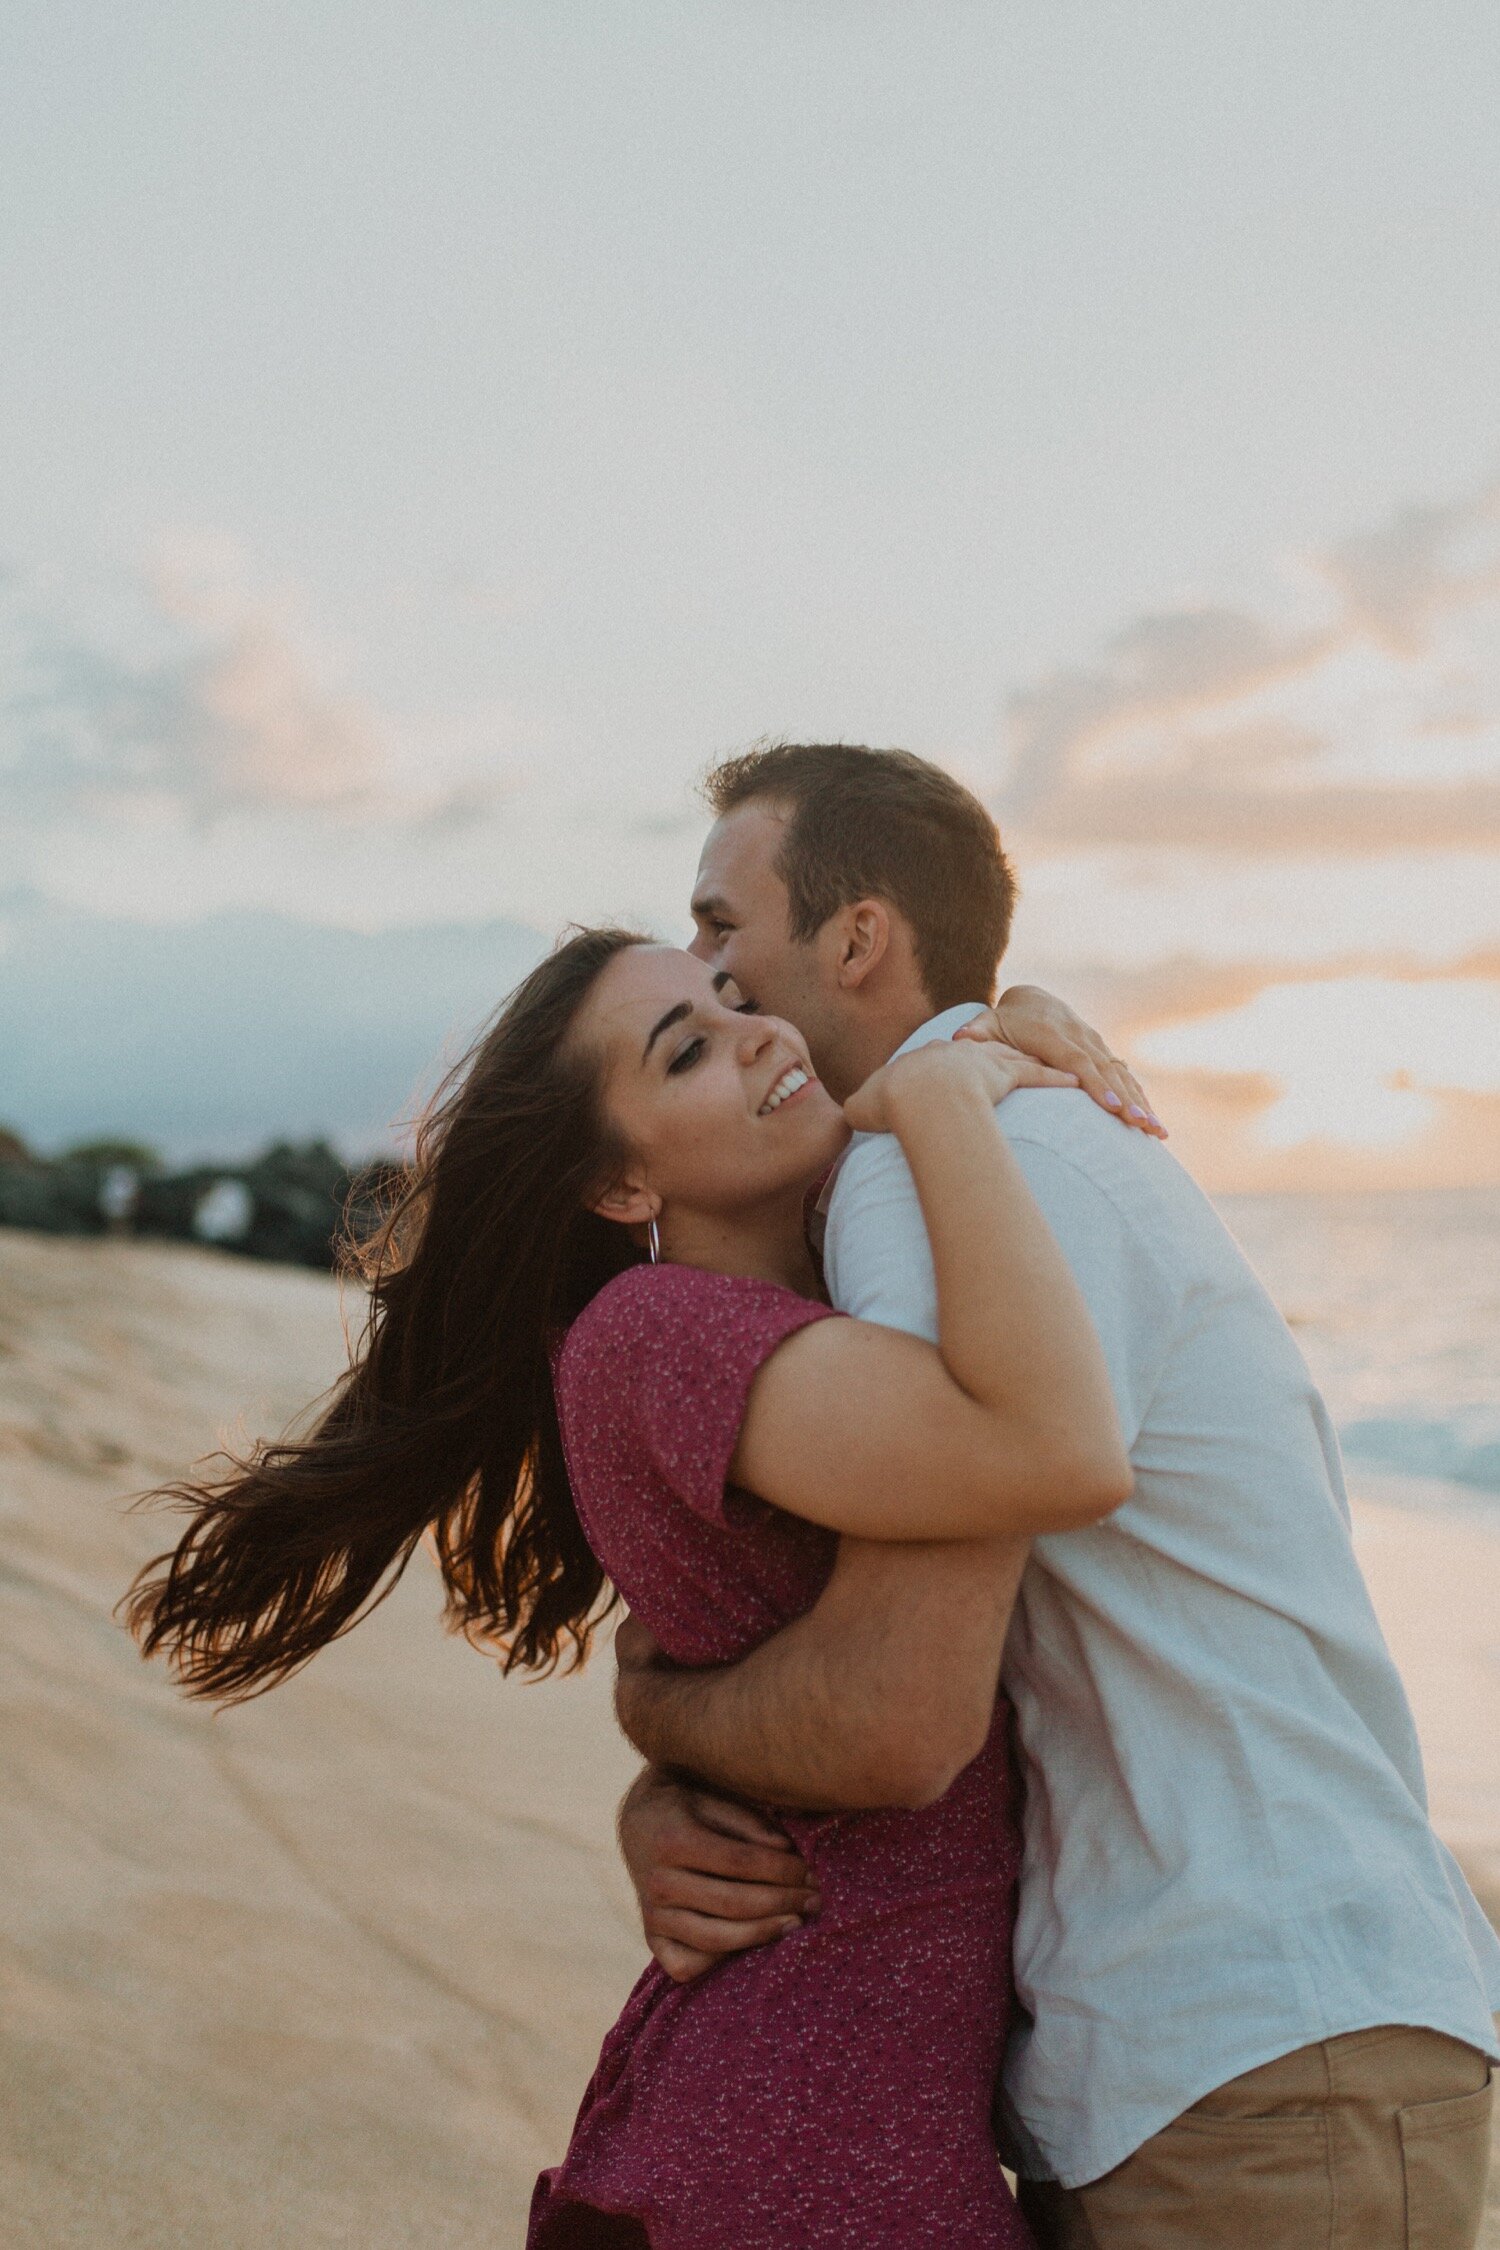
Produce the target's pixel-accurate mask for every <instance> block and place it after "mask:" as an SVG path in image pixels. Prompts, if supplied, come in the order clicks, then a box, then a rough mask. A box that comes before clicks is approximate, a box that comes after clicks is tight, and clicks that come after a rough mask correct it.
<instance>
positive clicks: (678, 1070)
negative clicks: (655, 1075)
mask: <svg viewBox="0 0 1500 2250" xmlns="http://www.w3.org/2000/svg"><path fill="white" fill-rule="evenodd" d="M706 1045H707V1041H706V1040H703V1039H690V1040H689V1041H688V1043H687V1045H686V1046H685V1047H682V1048H679V1050H678V1052H677V1053H676V1054H675V1055H674V1056H673V1057H672V1060H671V1061H670V1062H669V1063H668V1065H667V1076H668V1077H669V1078H680V1077H681V1075H682V1073H683V1072H684V1071H685V1070H691V1069H692V1067H693V1065H694V1063H695V1062H696V1061H697V1060H698V1057H699V1056H700V1055H701V1054H702V1052H703V1049H704V1047H705V1046H706Z"/></svg>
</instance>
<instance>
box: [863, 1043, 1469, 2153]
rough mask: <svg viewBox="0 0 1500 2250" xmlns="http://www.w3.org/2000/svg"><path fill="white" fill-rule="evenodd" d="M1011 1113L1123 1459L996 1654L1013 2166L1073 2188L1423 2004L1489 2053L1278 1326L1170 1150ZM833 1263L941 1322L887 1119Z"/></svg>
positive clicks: (1336, 1474) (1345, 1544) (1381, 1665)
mask: <svg viewBox="0 0 1500 2250" xmlns="http://www.w3.org/2000/svg"><path fill="white" fill-rule="evenodd" d="M974 1012H975V1011H974V1010H973V1009H972V1008H955V1009H950V1010H948V1011H947V1012H946V1013H945V1014H943V1015H940V1016H938V1017H936V1018H935V1019H934V1020H933V1021H932V1022H931V1023H929V1024H927V1025H925V1026H924V1027H923V1029H922V1030H921V1031H919V1032H917V1033H916V1034H914V1036H913V1037H912V1039H910V1040H909V1041H908V1042H907V1045H908V1046H917V1045H920V1044H922V1043H923V1042H924V1041H926V1040H928V1039H937V1038H945V1037H951V1035H952V1033H953V1032H954V1031H955V1030H956V1029H957V1028H958V1026H959V1025H960V1024H961V1023H963V1022H965V1021H967V1020H968V1018H969V1016H971V1015H972V1014H973V1013H974ZM997 1115H998V1118H999V1122H1000V1126H1001V1129H1002V1130H1003V1132H1004V1133H1005V1136H1006V1138H1007V1140H1008V1141H1009V1143H1010V1146H1011V1148H1012V1149H1013V1151H1014V1153H1015V1155H1016V1157H1017V1159H1018V1160H1019V1162H1020V1165H1021V1168H1022V1170H1023V1171H1024V1173H1025V1175H1026V1178H1027V1181H1028V1183H1029V1184H1030V1187H1031V1190H1032V1193H1033V1194H1034V1195H1035V1196H1036V1199H1037V1201H1038V1203H1039V1204H1040V1205H1041V1208H1042V1211H1043V1213H1044V1214H1045V1216H1046V1218H1047V1220H1048V1222H1049V1224H1050V1226H1051V1228H1052V1230H1053V1232H1054V1234H1055V1235H1056V1236H1057V1239H1058V1241H1059V1243H1060V1244H1061V1247H1062V1250H1063V1253H1064V1255H1065V1257H1066V1258H1067V1260H1068V1263H1069V1265H1070V1266H1071V1267H1072V1269H1073V1272H1074V1274H1075V1275H1076V1277H1077V1279H1078V1281H1079V1284H1080V1286H1081V1287H1082V1290H1083V1293H1084V1296H1085V1298H1086V1300H1087V1302H1088V1305H1089V1309H1090V1312H1091V1313H1092V1315H1093V1319H1094V1324H1095V1327H1096V1328H1097V1330H1098V1333H1099V1338H1100V1341H1101V1343H1102V1345H1103V1347H1104V1352H1105V1357H1106V1359H1107V1361H1108V1363H1109V1369H1110V1375H1111V1379H1112V1382H1113V1387H1114V1394H1115V1401H1116V1405H1117V1407H1118V1409H1119V1414H1120V1419H1121V1423H1122V1425H1123V1428H1124V1433H1125V1438H1126V1441H1127V1443H1128V1445H1129V1447H1130V1454H1131V1460H1132V1462H1133V1464H1134V1468H1135V1480H1136V1481H1135V1490H1134V1493H1133V1495H1132V1497H1131V1498H1130V1499H1129V1500H1128V1501H1127V1502H1126V1504H1125V1505H1124V1507H1122V1508H1120V1509H1118V1510H1117V1511H1116V1512H1115V1513H1114V1514H1113V1515H1112V1516H1110V1517H1109V1518H1108V1519H1107V1521H1105V1522H1103V1523H1100V1524H1096V1525H1093V1526H1091V1527H1090V1528H1089V1529H1087V1530H1084V1531H1075V1532H1069V1533H1066V1534H1059V1535H1056V1536H1052V1537H1048V1538H1044V1539H1039V1540H1038V1541H1037V1542H1036V1546H1035V1549H1034V1551H1033V1556H1032V1560H1031V1562H1030V1564H1029V1566H1028V1569H1027V1571H1026V1575H1025V1578H1024V1580H1023V1582H1022V1586H1021V1592H1020V1597H1019V1600H1018V1603H1017V1607H1016V1615H1015V1620H1014V1623H1013V1626H1012V1629H1011V1634H1010V1639H1009V1643H1008V1646H1007V1651H1006V1659H1005V1669H1004V1680H1005V1685H1006V1688H1007V1689H1008V1691H1009V1693H1010V1696H1011V1699H1012V1701H1013V1702H1014V1704H1015V1707H1016V1714H1017V1721H1018V1726H1019V1732H1020V1738H1021V1744H1022V1750H1023V1755H1024V1760H1025V1769H1026V1789H1027V1802H1026V1830H1025V1859H1024V1865H1023V1874H1022V1882H1021V1904H1020V1913H1019V1918H1018V1922H1017V1927H1016V1941H1015V1958H1016V1981H1017V1990H1018V1994H1019V1997H1020V2001H1021V2004H1022V2007H1023V2008H1024V2010H1025V2011H1026V2019H1027V2020H1026V2021H1025V2022H1024V2023H1023V2024H1022V2025H1021V2028H1020V2030H1019V2032H1018V2034H1017V2036H1016V2038H1015V2039H1014V2041H1013V2043H1012V2047H1011V2051H1010V2054H1009V2057H1008V2059H1007V2064H1006V2072H1005V2081H1006V2083H1005V2092H1006V2096H1007V2097H1008V2103H1009V2107H1010V2109H1011V2111H1012V2113H1013V2117H1014V2119H1015V2121H1016V2123H1017V2126H1018V2134H1017V2138H1018V2141H1019V2143H1020V2146H1021V2148H1022V2150H1023V2152H1024V2161H1025V2168H1026V2169H1027V2170H1028V2171H1034V2172H1035V2173H1037V2174H1038V2175H1040V2176H1044V2177H1045V2176H1052V2177H1055V2178H1057V2179H1059V2180H1061V2181H1062V2182H1063V2183H1064V2184H1065V2185H1067V2186H1076V2185H1079V2184H1081V2183H1082V2182H1084V2181H1087V2180H1092V2179H1097V2178H1098V2177H1099V2176H1100V2175H1101V2174H1102V2173H1104V2172H1107V2171H1110V2170H1112V2169H1113V2167H1114V2166H1115V2165H1116V2164H1119V2163H1121V2162H1122V2161H1123V2160H1124V2158H1125V2157H1127V2156H1128V2155H1130V2153H1131V2152H1132V2150H1134V2149H1136V2148H1138V2147H1139V2146H1140V2144H1141V2143H1142V2142H1143V2141H1144V2140H1146V2139H1147V2138H1148V2137H1149V2136H1150V2135H1151V2134H1152V2133H1154V2132H1157V2131H1159V2130H1160V2128H1161V2127H1162V2126H1163V2125H1166V2124H1167V2123H1169V2122H1170V2120H1171V2119H1172V2118H1174V2117H1176V2116H1177V2115H1178V2114H1179V2113H1180V2112H1181V2111H1182V2110H1184V2109H1186V2108H1188V2107H1189V2106H1190V2105H1191V2104H1192V2103H1193V2102H1195V2101H1197V2100H1199V2099H1200V2098H1201V2096H1203V2095H1204V2094H1206V2093H1208V2092H1210V2091H1211V2090H1212V2089H1213V2088H1214V2087H1216V2086H1220V2085H1222V2084H1224V2083H1225V2081H1226V2080H1228V2079H1230V2078H1234V2077H1237V2076H1238V2075H1239V2073H1240V2072H1242V2071H1245V2070H1250V2069H1253V2068H1254V2067H1255V2066H1256V2065H1257V2064H1259V2063H1264V2062H1270V2061H1272V2060H1274V2058H1275V2057H1276V2056H1278V2055H1283V2054H1288V2053H1290V2052H1292V2051H1293V2050H1294V2049H1295V2048H1298V2047H1303V2046H1307V2045H1310V2044H1312V2043H1313V2042H1314V2041H1317V2040H1320V2039H1328V2038H1333V2037H1335V2036H1337V2035H1338V2034H1339V2033H1342V2032H1350V2031H1361V2030H1367V2029H1370V2028H1371V2027H1373V2026H1375V2025H1378V2024H1412V2025H1424V2026H1426V2027H1428V2028H1429V2029H1431V2030H1434V2031H1441V2032H1447V2033H1449V2034H1450V2035H1451V2036H1453V2037H1454V2038H1457V2039H1462V2040H1465V2041H1467V2042H1468V2043H1469V2044H1470V2045H1472V2046H1474V2047H1477V2048H1482V2049H1483V2050H1484V2051H1485V2052H1487V2053H1488V2054H1490V2055H1491V2056H1495V2057H1497V2058H1500V2043H1497V2041H1496V2038H1495V2024H1494V2013H1493V2012H1494V2011H1495V2010H1496V2009H1500V1944H1497V1943H1496V1940H1495V1937H1494V1935H1493V1933H1492V1932H1491V1930H1490V1928H1489V1925H1488V1923H1487V1922H1486V1921H1485V1918H1484V1916H1483V1914H1482V1913H1481V1911H1480V1909H1479V1907H1478V1905H1477V1904H1476V1902H1475V1900H1474V1898H1473V1896H1472V1894H1471V1893H1470V1891H1469V1888H1468V1885H1467V1884H1466V1883H1465V1881H1464V1879H1463V1876H1462V1875H1461V1874H1460V1872H1459V1870H1458V1867H1457V1865H1456V1864H1455V1862H1454V1860H1453V1858H1452V1856H1451V1855H1450V1854H1449V1852H1448V1851H1447V1850H1446V1849H1445V1848H1444V1846H1443V1845H1442V1844H1441V1843H1440V1842H1439V1841H1438V1839H1437V1838H1436V1836H1434V1834H1433V1832H1432V1828H1431V1826H1430V1824H1429V1821H1428V1817H1427V1799H1426V1789H1425V1784H1424V1780H1423V1775H1422V1761H1421V1755H1420V1752H1419V1750H1418V1747H1417V1739H1416V1733H1415V1729H1414V1727H1413V1724H1412V1717H1411V1712H1410V1709H1409V1708H1408V1705H1407V1701H1406V1697H1405V1694H1404V1692H1403V1690H1402V1686H1401V1682H1400V1680H1399V1678H1398V1676H1397V1673H1396V1669H1395V1666H1394V1665H1393V1664H1392V1662H1391V1658H1390V1655H1389V1653H1388V1652H1387V1649H1386V1646H1385V1643H1384V1640H1383V1639H1382V1637H1381V1633H1380V1628H1379V1625H1378V1624H1377V1622H1376V1619H1375V1614H1374V1611H1373V1609H1372V1607H1371V1604H1370V1599H1369V1596H1368V1594H1367V1592H1366V1590H1365V1585H1364V1581H1363V1579H1362V1577H1361V1576H1360V1572H1359V1566H1358V1564H1357V1563H1356V1561H1355V1557H1354V1550H1353V1546H1352V1543H1351V1540H1350V1531H1349V1506H1348V1501H1347V1498H1346V1496H1345V1492H1344V1484H1343V1475H1342V1471H1341V1468H1340V1464H1339V1455H1338V1446H1337V1443H1336V1440H1335V1438H1334V1434H1333V1430H1332V1427H1331V1425H1330V1423H1329V1419H1328V1415H1327V1411H1326V1409H1325V1407H1324V1405H1323V1401H1322V1399H1321V1398H1320V1397H1319V1395H1318V1392H1317V1391H1316V1389H1315V1388H1314V1386H1313V1382H1312V1379H1311V1377H1310V1376H1309V1374H1308V1371H1307V1368H1306V1366H1305V1365H1304V1363H1303V1360H1302V1356H1301V1354H1300V1353H1299V1351H1298V1349H1297V1347H1296V1344H1295V1343H1294V1342H1293V1340H1292V1337H1291V1334H1290V1332H1289V1330H1288V1329H1287V1327H1286V1325H1285V1323H1284V1322H1283V1320H1282V1319H1281V1317H1280V1315H1279V1314H1278V1313H1277V1311H1276V1309H1275V1307H1274V1306H1273V1305H1272V1303H1271V1301H1270V1299H1269V1297H1268V1296H1267V1295H1266V1293H1265V1291H1264V1289H1263V1288H1262V1287H1261V1285H1260V1283H1259V1281H1258V1280H1257V1279H1256V1277H1255V1275H1254V1274H1253V1273H1252V1272H1251V1270H1250V1267H1249V1266H1248V1265H1247V1263H1246V1261H1245V1259H1244V1257H1243V1256H1242V1254H1241V1252H1240V1250H1239V1249H1238V1247H1237V1246H1236V1244H1235V1243H1234V1241H1233V1239H1232V1238H1231V1236H1230V1235H1229V1234H1228V1233H1227V1231H1226V1230H1225V1228H1224V1226H1223V1225H1222V1223H1221V1222H1220V1220H1219V1219H1218V1217H1217V1215H1216V1214H1215V1212H1214V1210H1213V1208H1212V1206H1211V1205H1210V1204H1209V1202H1208V1200H1207V1198H1206V1197H1205V1196H1204V1195H1203V1194H1202V1193H1201V1192H1200V1191H1199V1189H1198V1188H1197V1187H1195V1186H1194V1184H1193V1182H1192V1181H1191V1180H1190V1179H1189V1177H1188V1175H1187V1174H1186V1172H1184V1171H1183V1170H1182V1168H1181V1166H1180V1165H1179V1164H1177V1162H1176V1161H1175V1160H1174V1159H1173V1158H1172V1157H1171V1156H1170V1155H1169V1154H1168V1153H1167V1151H1166V1150H1165V1149H1164V1148H1162V1147H1161V1145H1160V1144H1159V1143H1158V1142H1156V1141H1152V1140H1148V1139H1146V1138H1145V1137H1144V1136H1143V1135H1141V1134H1139V1133H1134V1132H1127V1131H1126V1130H1125V1129H1124V1128H1123V1127H1121V1126H1120V1125H1118V1124H1117V1123H1115V1122H1114V1121H1113V1120H1112V1119H1111V1118H1109V1117H1107V1116H1106V1115H1105V1114H1104V1113H1103V1112H1102V1111H1101V1110H1100V1109H1098V1108H1097V1107H1096V1106H1095V1105H1094V1103H1092V1102H1091V1101H1090V1100H1089V1099H1088V1098H1087V1097H1086V1096H1085V1095H1083V1094H1078V1093H1067V1092H1043V1091H1040V1090H1028V1091H1025V1092H1021V1093H1017V1094H1013V1095H1012V1096H1011V1097H1010V1099H1009V1100H1008V1101H1006V1102H1004V1103H1002V1104H1001V1106H1000V1109H999V1111H998V1112H997ZM825 1256H826V1260H827V1270H828V1281H829V1287H830V1292H831V1294H832V1297H833V1301H834V1303H835V1304H836V1305H838V1306H839V1307H840V1309H841V1310H842V1311H844V1312H848V1313H854V1314H857V1315H858V1316H859V1317H860V1318H861V1319H864V1320H877V1321H882V1322H884V1323H885V1324H886V1325H887V1326H889V1327H893V1328H902V1329H906V1330H908V1331H909V1332H911V1333H912V1334H914V1335H920V1336H926V1337H928V1338H931V1339H933V1340H935V1339H936V1336H937V1303H936V1293H935V1288H934V1282H933V1272H932V1261H931V1258H930V1255H929V1253H928V1248H927V1238H926V1234H925V1231H924V1228H923V1225H922V1217H921V1211H920V1208H919V1205H918V1202H917V1197H916V1191H915V1189H914V1187H913V1184H912V1180H911V1175H910V1173H909V1172H908V1170H907V1167H906V1162H905V1159H904V1158H903V1156H902V1154H901V1150H900V1147H899V1145H898V1143H897V1142H896V1141H895V1140H894V1139H892V1138H890V1137H889V1136H886V1135H859V1136H857V1137H856V1139H855V1142H854V1144H853V1147H852V1148H851V1150H850V1152H849V1154H848V1156H847V1157H846V1159H845V1161H844V1164H843V1166H842V1168H841V1170H840V1172H839V1174H838V1176H837V1179H836V1181H835V1183H834V1185H833V1189H832V1194H831V1198H830V1200H829V1204H828V1230H827V1238H826V1243H825ZM1025 1312H1026V1308H1025V1306H1024V1305H1018V1306H1017V1308H1016V1316H1017V1318H1018V1319H1024V1318H1025Z"/></svg>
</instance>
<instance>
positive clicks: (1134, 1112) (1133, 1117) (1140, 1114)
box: [1125, 1102, 1146, 1125]
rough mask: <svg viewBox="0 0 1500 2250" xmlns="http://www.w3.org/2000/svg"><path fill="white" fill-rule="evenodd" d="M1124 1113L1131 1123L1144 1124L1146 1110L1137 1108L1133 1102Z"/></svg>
mask: <svg viewBox="0 0 1500 2250" xmlns="http://www.w3.org/2000/svg"><path fill="white" fill-rule="evenodd" d="M1125 1115H1126V1116H1127V1117H1128V1118H1129V1119H1130V1122H1131V1124H1132V1125H1144V1124H1145V1122H1146V1112H1145V1111H1144V1110H1143V1109H1137V1107H1136V1105H1135V1103H1134V1102H1132V1103H1131V1105H1130V1107H1129V1109H1127V1110H1126V1112H1125Z"/></svg>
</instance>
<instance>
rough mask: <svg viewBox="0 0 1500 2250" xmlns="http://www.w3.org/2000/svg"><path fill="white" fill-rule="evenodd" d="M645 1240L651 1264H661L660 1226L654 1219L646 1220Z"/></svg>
mask: <svg viewBox="0 0 1500 2250" xmlns="http://www.w3.org/2000/svg"><path fill="white" fill-rule="evenodd" d="M646 1242H647V1246H648V1248H649V1249H650V1252H651V1263H652V1265H653V1266H659V1265H660V1264H661V1228H660V1227H659V1226H658V1225H657V1223H656V1221H655V1220H654V1219H648V1220H647V1221H646Z"/></svg>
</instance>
